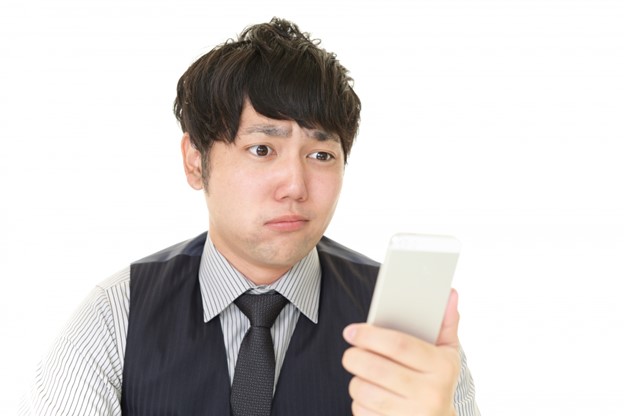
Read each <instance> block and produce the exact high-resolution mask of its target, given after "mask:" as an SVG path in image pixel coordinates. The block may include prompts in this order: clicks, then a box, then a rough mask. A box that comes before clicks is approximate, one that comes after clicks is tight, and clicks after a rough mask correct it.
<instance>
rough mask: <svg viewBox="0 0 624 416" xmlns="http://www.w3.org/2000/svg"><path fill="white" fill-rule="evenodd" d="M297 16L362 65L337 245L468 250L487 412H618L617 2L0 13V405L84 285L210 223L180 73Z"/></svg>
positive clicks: (621, 367) (622, 318)
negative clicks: (240, 38) (180, 120)
mask: <svg viewBox="0 0 624 416" xmlns="http://www.w3.org/2000/svg"><path fill="white" fill-rule="evenodd" d="M272 16H281V17H285V18H288V19H292V20H294V21H295V22H297V23H298V24H299V26H300V27H301V28H302V29H303V30H304V31H308V32H311V33H312V35H313V37H318V38H321V39H322V40H323V43H322V45H324V47H325V48H327V49H328V50H331V51H335V52H337V54H338V58H339V59H340V60H341V62H342V63H343V64H344V65H345V66H346V67H347V68H349V69H350V70H351V73H352V75H353V77H354V79H355V88H356V91H357V92H358V94H359V95H360V98H361V99H362V102H363V112H362V124H361V129H360V135H359V137H358V139H357V142H356V144H355V147H354V150H353V153H352V157H351V160H350V162H349V165H348V168H347V173H346V182H345V188H344V191H343V195H342V199H341V203H340V205H339V209H338V211H337V213H336V216H335V219H334V222H333V224H332V225H331V227H330V229H329V230H328V232H327V234H328V236H330V237H332V238H334V239H336V240H338V241H340V242H342V243H344V244H346V245H348V246H351V247H352V248H354V249H356V250H358V251H361V252H363V253H365V254H367V255H369V256H370V257H373V258H375V259H377V260H382V259H383V256H384V252H385V246H386V243H387V242H388V239H389V237H390V235H391V234H392V233H395V232H399V231H413V232H429V233H442V234H453V235H455V236H457V237H458V238H459V239H460V240H461V241H462V242H463V251H462V254H461V258H460V263H459V266H458V270H457V274H456V279H455V286H456V287H457V288H458V290H459V292H460V308H461V312H462V324H461V328H460V336H461V339H462V342H463V345H464V348H465V350H466V352H467V354H468V358H469V363H470V366H471V368H472V372H473V375H474V379H475V382H476V385H477V394H478V402H479V404H480V407H481V410H482V412H483V414H484V415H587V414H595V415H598V414H622V410H621V403H622V400H621V397H622V392H623V391H624V388H623V387H624V386H623V383H622V377H623V373H624V363H623V360H622V352H621V339H622V337H621V334H622V328H623V327H624V307H623V306H622V302H621V297H622V296H621V292H620V287H621V285H620V284H619V283H620V280H621V279H622V278H623V277H624V266H623V265H622V257H623V253H624V236H623V232H624V202H623V198H622V196H621V195H622V179H623V177H624V163H623V161H622V159H623V158H624V150H623V149H622V145H621V142H622V140H624V117H623V114H624V98H623V97H624V7H623V6H622V3H621V2H619V1H602V0H594V1H590V0H586V1H584V0H579V1H550V0H539V1H506V0H502V1H501V0H498V1H494V0H492V1H449V0H443V1H414V2H410V1H397V0H390V1H383V2H381V1H380V2H369V1H356V0H350V1H345V2H340V1H338V0H334V1H327V2H325V1H316V2H302V3H301V4H300V5H298V4H296V2H294V1H288V2H286V1H285V2H283V3H280V2H277V1H266V0H264V1H253V2H237V1H231V0H230V1H225V0H224V1H222V2H212V1H202V2H200V1H180V0H176V1H174V0H171V1H136V0H123V1H122V0H106V1H104V0H95V1H82V0H72V1H67V0H65V1H61V0H57V1H43V0H39V1H32V0H31V1H28V0H26V1H24V0H3V3H2V6H0V48H1V49H0V60H1V61H0V62H1V64H0V105H1V108H0V115H1V122H0V180H1V186H0V195H1V197H0V198H1V202H0V210H1V212H0V214H1V215H0V227H1V228H0V256H1V258H0V278H1V279H2V280H1V288H2V289H1V292H0V296H1V301H0V319H1V325H2V326H1V328H0V333H1V334H2V335H0V336H1V337H2V340H1V341H0V348H1V350H2V354H1V357H0V360H1V361H0V374H1V376H0V395H1V402H0V413H1V414H11V413H13V412H14V408H15V405H16V402H17V397H18V396H19V394H20V393H21V392H23V391H24V390H25V389H26V386H27V385H28V382H29V380H30V377H31V373H32V371H33V368H34V366H35V363H36V361H38V359H39V358H40V357H41V355H42V354H43V353H44V351H46V349H47V347H48V346H49V344H50V342H51V341H52V339H53V337H54V336H55V334H56V333H58V331H59V330H60V328H61V327H62V325H63V323H64V322H66V320H67V319H68V318H69V316H70V315H71V313H72V311H73V310H74V309H75V308H76V307H77V306H78V305H79V303H80V302H81V300H82V299H83V298H84V297H85V296H86V295H87V293H88V292H89V291H90V290H91V288H92V287H93V286H94V285H95V284H96V283H97V282H99V281H101V280H103V279H104V278H106V277H107V276H108V275H110V274H111V273H113V272H115V271H116V270H118V269H120V268H122V267H124V266H125V265H126V264H128V262H130V261H132V260H135V259H138V258H140V257H143V256H144V255H147V254H150V253H152V252H154V251H156V250H159V249H161V248H164V247H166V246H168V245H170V244H173V243H176V242H178V241H181V240H184V239H186V238H189V237H192V236H195V235H196V234H199V233H200V232H202V231H203V230H204V229H205V227H206V224H207V214H206V210H205V207H204V202H203V197H202V195H201V193H198V192H194V191H192V190H191V189H190V188H189V187H188V186H187V185H186V182H185V179H184V176H183V172H182V165H181V161H180V156H179V139H180V137H181V133H180V131H179V128H178V126H177V123H176V121H175V119H174V117H173V115H172V111H171V107H172V102H173V98H174V96H175V86H176V82H177V79H178V78H179V76H180V75H181V74H182V73H183V72H184V70H185V69H186V68H187V67H188V65H190V64H191V63H192V62H193V61H194V60H195V59H196V58H197V57H199V56H200V55H201V54H203V53H205V52H207V51H208V50H209V49H210V48H212V47H213V46H214V45H216V44H218V43H221V42H222V41H224V40H225V39H227V38H229V37H234V36H235V35H236V34H237V33H238V32H240V30H241V29H242V28H243V27H245V26H247V25H249V24H252V23H258V22H261V21H267V20H269V19H270V18H271V17H272Z"/></svg>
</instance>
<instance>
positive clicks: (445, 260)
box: [367, 233, 461, 344]
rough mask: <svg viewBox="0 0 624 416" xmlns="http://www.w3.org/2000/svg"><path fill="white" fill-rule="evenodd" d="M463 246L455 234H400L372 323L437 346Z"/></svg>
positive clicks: (385, 267)
mask: <svg viewBox="0 0 624 416" xmlns="http://www.w3.org/2000/svg"><path fill="white" fill-rule="evenodd" d="M460 247H461V244H460V242H459V240H457V239H456V238H455V237H452V236H444V235H426V234H405V233H404V234H396V235H394V236H392V238H391V240H390V243H389V245H388V250H387V252H386V258H385V261H384V262H383V263H382V265H381V268H380V269H379V275H378V277H377V283H376V284H375V291H374V292H373V299H372V301H371V307H370V311H369V313H368V320H367V322H368V323H370V324H373V325H378V326H381V327H384V328H390V329H396V330H398V331H401V332H406V333H408V334H411V335H414V336H416V337H417V338H420V339H422V340H424V341H427V342H429V343H431V344H435V343H436V341H437V339H438V335H439V333H440V327H441V326H442V320H443V318H444V312H445V310H446V304H447V302H448V298H449V295H450V292H451V282H452V280H453V274H454V273H455V267H456V266H457V260H458V258H459V250H460Z"/></svg>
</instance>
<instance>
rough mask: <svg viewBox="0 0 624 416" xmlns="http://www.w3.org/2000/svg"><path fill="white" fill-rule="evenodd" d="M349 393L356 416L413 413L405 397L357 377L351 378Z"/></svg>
mask: <svg viewBox="0 0 624 416" xmlns="http://www.w3.org/2000/svg"><path fill="white" fill-rule="evenodd" d="M349 395H350V396H351V398H352V399H353V406H352V410H353V414H354V415H357V416H364V415H366V416H368V415H403V414H406V415H407V414H414V413H413V409H409V402H408V401H407V400H406V399H405V398H403V397H400V396H398V395H396V394H394V393H392V392H390V391H388V390H386V389H383V388H381V387H379V386H377V385H375V384H374V383H371V382H369V381H367V380H363V379H361V378H358V377H354V378H353V379H351V382H350V383H349Z"/></svg>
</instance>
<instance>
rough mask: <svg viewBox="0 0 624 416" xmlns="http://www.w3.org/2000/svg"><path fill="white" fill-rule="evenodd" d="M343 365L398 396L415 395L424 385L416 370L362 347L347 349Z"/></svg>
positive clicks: (358, 375)
mask: <svg viewBox="0 0 624 416" xmlns="http://www.w3.org/2000/svg"><path fill="white" fill-rule="evenodd" d="M342 365H343V367H344V368H345V370H347V371H348V372H350V373H351V374H353V375H354V376H355V377H358V378H360V379H362V380H367V381H368V382H370V383H373V384H375V385H376V386H379V387H380V388H383V389H385V390H387V391H391V392H393V393H394V394H396V395H397V396H401V397H408V396H413V394H414V392H415V391H419V390H421V387H422V385H421V384H420V383H422V380H423V378H421V377H417V376H416V374H415V373H416V372H415V370H412V369H410V368H408V367H405V366H402V365H400V364H398V363H396V362H394V361H392V360H391V359H388V358H386V357H382V356H381V355H378V354H375V353H373V352H370V351H367V350H364V349H362V348H357V347H352V348H349V349H348V350H347V351H345V353H344V355H343V357H342ZM427 379H428V378H426V379H425V380H427ZM419 380H420V382H419ZM429 382H430V381H429Z"/></svg>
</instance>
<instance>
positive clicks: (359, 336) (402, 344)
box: [343, 324, 437, 372]
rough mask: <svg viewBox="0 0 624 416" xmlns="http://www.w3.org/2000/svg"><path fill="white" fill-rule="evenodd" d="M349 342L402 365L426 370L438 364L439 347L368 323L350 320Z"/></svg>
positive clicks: (347, 335)
mask: <svg viewBox="0 0 624 416" xmlns="http://www.w3.org/2000/svg"><path fill="white" fill-rule="evenodd" d="M343 336H344V338H345V340H346V341H347V342H349V343H350V344H351V345H353V346H355V347H359V348H362V349H365V350H368V351H370V352H373V353H375V354H379V355H382V356H384V357H387V358H388V359H390V360H392V361H395V362H397V363H399V364H401V365H403V366H406V367H408V368H411V369H413V370H417V371H423V372H426V371H428V370H429V369H432V368H435V365H436V359H437V355H436V351H435V349H436V347H435V346H434V345H432V344H429V343H428V342H425V341H423V340H421V339H418V338H416V337H413V336H411V335H408V334H405V333H402V332H399V331H395V330H392V329H386V328H380V327H375V326H373V325H369V324H351V325H349V326H347V327H346V328H345V330H344V332H343Z"/></svg>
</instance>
